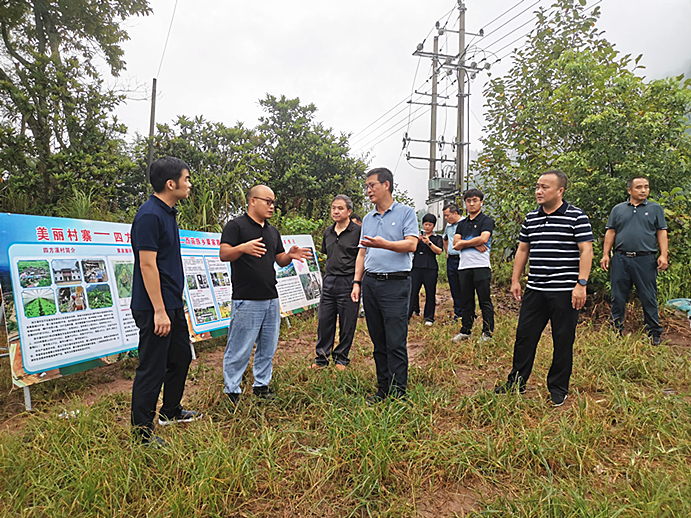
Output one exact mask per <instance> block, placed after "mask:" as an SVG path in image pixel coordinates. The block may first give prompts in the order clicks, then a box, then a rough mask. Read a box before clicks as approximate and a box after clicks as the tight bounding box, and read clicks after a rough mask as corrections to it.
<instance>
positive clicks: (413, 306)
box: [408, 268, 439, 322]
mask: <svg viewBox="0 0 691 518" xmlns="http://www.w3.org/2000/svg"><path fill="white" fill-rule="evenodd" d="M410 276H411V279H412V288H411V290H410V307H409V308H408V318H409V319H410V317H412V316H413V313H414V312H417V313H420V288H422V286H424V287H425V311H424V313H423V316H424V318H425V320H430V321H432V322H434V309H435V305H436V303H437V277H438V276H439V270H433V269H432V268H413V269H412V271H411V272H410Z"/></svg>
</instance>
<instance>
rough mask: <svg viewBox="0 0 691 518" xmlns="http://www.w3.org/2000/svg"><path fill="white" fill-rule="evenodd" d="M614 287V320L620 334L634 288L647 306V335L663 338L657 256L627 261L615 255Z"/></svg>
mask: <svg viewBox="0 0 691 518" xmlns="http://www.w3.org/2000/svg"><path fill="white" fill-rule="evenodd" d="M609 268H610V272H611V278H610V283H611V285H612V310H611V313H610V320H611V322H612V325H613V326H614V327H615V328H616V329H618V330H619V331H621V330H623V329H624V317H625V316H626V302H627V300H628V299H629V292H630V291H631V285H632V284H633V285H634V286H635V287H636V291H637V292H638V298H639V299H640V301H641V306H643V321H644V322H645V331H646V332H647V333H648V335H650V336H660V335H661V334H662V326H660V320H659V318H658V314H657V259H656V257H655V254H650V255H643V256H640V257H626V256H625V255H622V254H612V260H611V262H610V266H609Z"/></svg>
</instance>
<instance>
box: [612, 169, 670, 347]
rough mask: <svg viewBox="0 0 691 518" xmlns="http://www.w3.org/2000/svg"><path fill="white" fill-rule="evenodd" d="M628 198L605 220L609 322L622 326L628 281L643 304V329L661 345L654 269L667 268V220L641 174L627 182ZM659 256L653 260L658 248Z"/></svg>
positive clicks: (616, 326) (620, 330) (618, 327)
mask: <svg viewBox="0 0 691 518" xmlns="http://www.w3.org/2000/svg"><path fill="white" fill-rule="evenodd" d="M628 190H629V195H630V198H629V201H626V202H623V203H620V204H618V205H616V206H615V207H614V208H613V209H612V212H611V214H610V215H609V219H608V220H607V232H606V233H605V243H604V246H603V254H602V261H600V266H602V268H603V269H604V270H605V271H606V270H608V269H609V267H610V256H609V254H610V252H611V251H612V249H614V254H613V256H612V260H611V286H612V309H611V315H610V318H611V322H612V325H613V326H614V327H615V328H616V329H617V330H618V331H619V332H620V333H621V332H622V331H623V329H624V316H625V312H626V301H627V299H628V297H629V290H630V289H631V284H632V283H633V285H634V286H636V291H637V292H638V298H639V299H640V301H641V306H643V319H644V321H645V330H646V332H647V333H648V336H650V337H651V339H652V341H653V344H654V345H659V344H660V335H661V334H662V326H660V322H659V319H658V313H657V272H658V271H662V270H666V269H667V266H668V263H667V223H666V222H665V213H664V210H663V209H662V207H660V205H658V204H657V203H655V202H652V201H648V195H649V194H650V184H649V182H648V179H647V178H645V177H642V176H639V177H636V178H633V179H631V180H629V182H628ZM658 248H659V250H660V255H659V257H658V258H657V259H655V255H656V253H657V250H658Z"/></svg>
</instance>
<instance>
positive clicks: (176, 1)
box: [156, 0, 178, 77]
mask: <svg viewBox="0 0 691 518" xmlns="http://www.w3.org/2000/svg"><path fill="white" fill-rule="evenodd" d="M177 9H178V0H175V6H174V7H173V15H172V16H171V17H170V25H169V26H168V35H167V36H166V43H165V45H163V53H162V54H161V62H160V63H159V65H158V72H156V77H158V76H159V75H161V67H162V66H163V58H164V57H165V55H166V49H167V48H168V39H169V38H170V31H171V29H172V28H173V20H175V11H177Z"/></svg>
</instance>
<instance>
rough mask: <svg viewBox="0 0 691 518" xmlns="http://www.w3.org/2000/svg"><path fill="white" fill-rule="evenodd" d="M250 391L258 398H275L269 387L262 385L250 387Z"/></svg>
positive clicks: (267, 399) (268, 399)
mask: <svg viewBox="0 0 691 518" xmlns="http://www.w3.org/2000/svg"><path fill="white" fill-rule="evenodd" d="M252 393H253V394H254V395H255V396H257V397H258V398H260V399H264V400H266V401H271V400H273V399H276V394H274V393H273V392H272V391H271V389H269V387H267V386H266V385H264V386H263V387H252Z"/></svg>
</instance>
